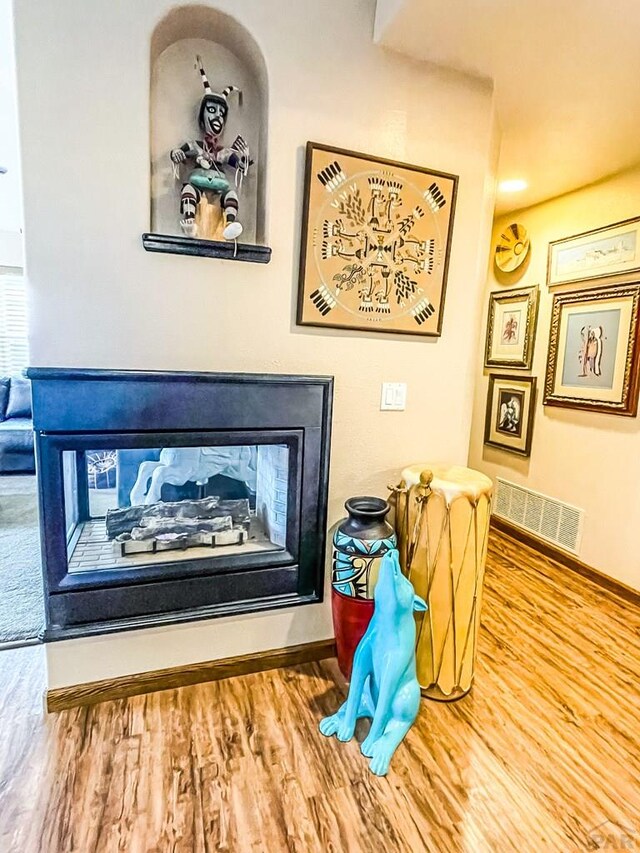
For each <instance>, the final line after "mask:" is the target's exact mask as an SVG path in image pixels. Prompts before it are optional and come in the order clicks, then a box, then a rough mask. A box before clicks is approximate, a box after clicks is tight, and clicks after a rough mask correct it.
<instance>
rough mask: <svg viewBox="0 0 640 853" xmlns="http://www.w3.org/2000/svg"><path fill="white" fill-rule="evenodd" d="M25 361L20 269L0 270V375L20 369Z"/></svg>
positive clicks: (23, 293)
mask: <svg viewBox="0 0 640 853" xmlns="http://www.w3.org/2000/svg"><path fill="white" fill-rule="evenodd" d="M28 363H29V342H28V337H27V291H26V287H25V281H24V277H23V275H22V273H21V272H20V271H16V272H13V273H5V274H0V376H8V375H12V374H15V373H20V372H21V371H22V370H24V368H25V367H26V366H27V364H28Z"/></svg>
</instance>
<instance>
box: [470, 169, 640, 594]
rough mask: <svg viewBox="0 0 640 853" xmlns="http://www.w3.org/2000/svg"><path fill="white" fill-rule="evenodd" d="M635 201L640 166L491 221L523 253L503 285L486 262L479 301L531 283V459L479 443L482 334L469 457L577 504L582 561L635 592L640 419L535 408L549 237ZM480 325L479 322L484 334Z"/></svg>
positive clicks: (639, 577)
mask: <svg viewBox="0 0 640 853" xmlns="http://www.w3.org/2000/svg"><path fill="white" fill-rule="evenodd" d="M639 199H640V168H638V169H635V170H632V171H628V172H625V173H623V174H620V175H618V176H616V177H614V178H611V179H610V180H607V181H603V182H600V183H598V184H594V185H592V186H589V187H586V188H584V189H582V190H579V191H577V192H574V193H570V194H568V195H565V196H562V197H561V198H558V199H554V200H552V201H549V202H547V203H545V204H540V205H537V206H535V207H531V208H529V209H527V210H522V211H519V212H517V213H515V214H510V215H509V216H506V217H502V218H500V219H498V220H496V222H495V223H494V233H493V242H492V245H494V246H495V242H496V239H497V237H498V234H499V232H500V231H501V230H502V229H503V228H504V226H505V225H507V224H509V223H510V222H519V223H521V224H522V225H524V226H525V228H526V229H527V230H528V232H529V235H530V237H531V259H530V262H529V263H528V264H527V268H526V271H525V272H524V274H522V275H521V276H519V277H518V276H516V277H515V278H514V277H513V276H502V282H506V284H505V283H502V282H501V281H498V279H497V277H496V269H495V267H494V266H493V262H491V267H490V270H489V274H488V279H487V294H486V295H485V306H486V305H487V303H488V293H489V292H490V291H492V290H500V289H506V288H507V287H512V286H518V285H519V286H524V285H532V284H539V285H540V315H539V320H538V333H537V338H536V349H535V354H534V363H533V371H532V373H533V375H534V376H537V377H538V400H537V405H536V415H535V424H534V433H533V447H532V451H531V458H530V459H523V458H521V457H518V456H515V455H513V454H509V453H505V452H503V451H500V450H496V449H495V448H491V447H485V446H484V445H483V433H484V417H485V406H486V395H487V385H488V379H487V375H488V371H485V370H483V369H482V363H483V360H484V338H483V340H482V341H481V344H480V347H481V351H480V354H479V362H480V365H479V367H478V370H477V387H476V396H475V403H474V413H473V426H472V433H471V448H470V455H469V460H470V464H471V465H472V466H474V467H478V468H481V469H482V470H483V471H486V472H487V473H488V474H489V475H490V476H492V477H496V476H501V477H504V478H506V479H508V480H511V481H512V482H515V483H519V484H522V485H525V486H527V487H529V488H531V489H534V490H536V491H539V492H542V493H544V494H546V495H550V496H552V497H556V498H560V499H561V500H563V501H566V502H568V503H570V504H573V505H575V506H578V507H581V508H583V509H584V510H585V511H586V516H585V524H584V532H583V539H582V547H581V552H580V557H581V559H582V560H584V562H586V563H588V564H590V565H592V566H594V567H595V568H597V569H599V570H600V571H602V572H605V573H606V574H608V575H611V576H612V577H614V578H617V579H618V580H621V581H623V582H624V583H626V584H628V585H629V586H632V587H635V588H636V589H640V557H639V555H638V546H637V529H638V517H639V515H640V490H639V489H638V482H640V423H639V422H638V419H637V418H633V419H631V418H624V417H619V416H618V417H616V416H615V415H601V414H596V413H591V412H581V411H572V410H570V409H557V408H546V407H543V405H542V395H543V386H544V377H545V368H546V359H547V344H548V339H549V325H550V318H551V303H552V294H551V292H550V291H549V290H548V289H547V286H546V264H547V247H548V243H549V241H551V240H557V239H560V238H562V237H567V236H570V235H571V234H577V233H580V232H582V231H587V230H589V229H592V228H597V227H599V226H602V225H606V224H608V223H612V222H618V221H620V220H622V219H626V218H629V217H632V216H637V215H638V214H639V213H640V209H639V206H638V200H639ZM498 275H500V274H499V273H498ZM565 289H567V288H565ZM484 331H485V329H484V328H483V336H484ZM495 372H500V373H502V372H505V371H502V370H496V371H495ZM514 373H515V372H514Z"/></svg>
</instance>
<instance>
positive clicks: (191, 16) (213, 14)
mask: <svg viewBox="0 0 640 853" xmlns="http://www.w3.org/2000/svg"><path fill="white" fill-rule="evenodd" d="M197 57H200V58H201V60H202V65H203V67H204V69H205V72H206V75H207V78H208V81H209V83H210V87H211V90H212V91H213V92H214V93H223V92H224V90H225V88H226V87H227V86H236V87H237V88H238V89H240V90H241V91H242V96H241V98H239V97H238V95H237V93H235V92H231V93H229V95H228V113H227V120H226V125H225V129H224V132H223V134H222V135H221V137H220V140H219V141H220V144H222V145H224V146H225V147H231V146H232V145H233V143H234V141H235V140H236V138H237V137H238V135H240V136H242V138H243V139H244V140H245V141H246V143H247V145H248V147H249V156H250V157H251V159H252V160H254V161H255V162H254V163H253V165H252V166H250V168H249V170H248V172H247V173H246V174H244V175H238V180H239V181H240V183H239V186H238V187H237V189H236V192H237V194H238V198H239V210H238V221H239V222H240V223H241V224H242V227H243V232H242V234H241V235H240V236H239V237H238V238H237V241H236V240H233V239H230V240H225V238H224V236H223V234H222V231H223V228H224V219H223V216H222V211H221V207H220V203H219V199H220V196H216V195H215V194H210V193H204V192H203V193H202V196H203V199H202V200H201V201H200V203H199V204H198V213H197V216H196V229H197V233H196V234H195V236H188V235H185V233H184V231H183V229H182V227H181V225H180V220H181V218H182V217H181V214H180V193H181V189H182V186H183V184H184V183H186V182H187V181H188V179H189V175H190V174H191V172H192V170H193V169H194V168H196V166H197V164H196V163H195V161H194V160H193V159H189V160H187V161H186V162H185V163H182V164H179V165H178V166H177V169H178V173H179V177H178V178H176V171H175V169H176V167H175V166H174V164H173V163H172V161H171V156H170V155H171V151H172V149H175V148H180V147H181V146H182V145H183V144H184V143H185V142H187V141H191V140H201V139H202V138H203V132H202V130H201V128H200V126H199V124H198V111H199V108H200V104H201V101H202V98H203V95H204V94H205V88H204V86H203V81H202V79H201V75H200V70H199V68H198V63H197V59H196V58H197ZM150 110H151V122H150V127H151V138H150V166H151V232H152V233H147V234H143V238H142V241H143V245H144V247H145V249H147V250H148V251H156V252H172V253H177V254H187V255H204V256H208V257H222V258H235V259H237V260H245V261H255V262H262V263H267V262H268V261H269V259H270V256H271V249H269V248H268V247H267V246H266V245H265V243H266V242H267V238H266V172H267V133H268V81H267V70H266V65H265V62H264V58H263V56H262V52H261V51H260V48H259V47H258V44H257V43H256V41H255V39H254V38H253V36H252V35H251V34H250V33H249V32H248V31H247V30H246V29H245V28H244V27H243V26H242V25H241V24H240V23H238V21H236V20H235V19H234V18H232V17H231V16H230V15H226V14H224V13H223V12H220V11H218V10H216V9H212V8H210V7H208V6H200V5H189V6H180V7H178V8H176V9H173V10H172V11H171V12H169V13H168V14H167V15H166V16H165V17H164V18H163V19H162V20H161V21H160V22H159V23H158V25H157V26H156V28H155V30H154V32H153V35H152V38H151V75H150ZM214 172H215V170H214ZM222 173H223V175H224V177H225V178H226V179H227V180H228V182H229V184H230V186H231V188H232V189H235V188H236V170H235V169H234V168H232V167H230V166H225V167H223V168H222Z"/></svg>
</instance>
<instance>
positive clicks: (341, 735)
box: [320, 549, 427, 776]
mask: <svg viewBox="0 0 640 853" xmlns="http://www.w3.org/2000/svg"><path fill="white" fill-rule="evenodd" d="M373 598H374V602H375V605H374V612H373V616H372V618H371V622H370V623H369V627H368V628H367V630H366V633H365V635H364V637H363V638H362V639H361V640H360V642H359V643H358V648H357V649H356V653H355V657H354V659H353V672H352V674H351V683H350V685H349V694H348V696H347V701H346V702H345V703H344V704H343V705H342V706H341V707H340V708H339V710H338V711H337V712H336V713H335V714H332V715H331V716H330V717H325V718H324V719H323V720H322V721H321V722H320V731H321V732H322V734H323V735H325V736H326V737H331V735H333V734H337V736H338V740H341V741H345V742H346V741H349V740H351V738H352V737H353V733H354V731H355V727H356V720H358V719H359V718H360V717H370V718H372V720H373V722H372V723H371V729H370V731H369V734H368V735H367V737H366V738H365V740H364V741H363V742H362V746H361V747H360V750H361V752H362V754H363V755H366V756H367V758H370V759H371V764H370V765H369V766H370V768H371V771H372V772H373V773H375V774H376V776H385V775H386V773H387V771H388V770H389V763H390V761H391V758H392V757H393V753H394V752H395V751H396V749H397V747H398V745H399V744H400V742H401V741H402V739H403V738H404V736H405V735H406V733H407V732H408V731H409V729H410V728H411V726H412V724H413V721H414V720H415V718H416V717H417V715H418V710H419V708H420V685H419V684H418V678H417V676H416V651H415V645H416V625H415V620H414V618H413V611H414V610H420V611H425V610H426V609H427V605H426V603H425V602H424V601H423V600H422V599H421V598H420V597H419V596H417V595H415V593H414V591H413V586H412V585H411V583H410V582H409V581H408V580H407V578H405V576H404V575H403V574H402V572H401V570H400V563H399V560H398V552H397V550H395V549H394V550H391V551H388V552H387V553H386V554H385V556H384V557H383V558H382V562H381V565H380V574H379V576H378V582H377V584H376V587H375V590H374V594H373Z"/></svg>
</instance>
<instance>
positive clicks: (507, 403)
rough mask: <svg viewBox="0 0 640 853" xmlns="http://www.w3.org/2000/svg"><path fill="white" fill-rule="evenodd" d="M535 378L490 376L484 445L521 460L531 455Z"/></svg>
mask: <svg viewBox="0 0 640 853" xmlns="http://www.w3.org/2000/svg"><path fill="white" fill-rule="evenodd" d="M535 397H536V378H535V376H522V377H519V376H502V375H497V374H491V376H490V377H489V393H488V394H487V415H486V419H485V425H484V443H485V444H490V445H491V446H492V447H499V448H500V449H501V450H508V451H510V452H511V453H518V454H520V456H529V455H530V454H531V439H532V435H533V417H534V412H535Z"/></svg>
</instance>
